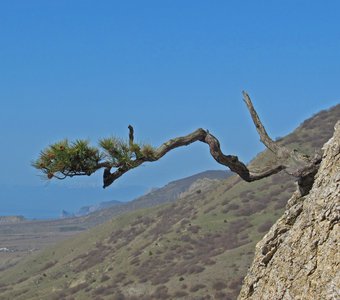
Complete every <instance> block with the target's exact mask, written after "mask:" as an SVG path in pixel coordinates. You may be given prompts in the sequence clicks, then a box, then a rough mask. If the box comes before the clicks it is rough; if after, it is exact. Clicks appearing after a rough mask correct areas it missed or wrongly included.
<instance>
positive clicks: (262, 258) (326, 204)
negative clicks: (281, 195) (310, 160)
mask: <svg viewBox="0 0 340 300" xmlns="http://www.w3.org/2000/svg"><path fill="white" fill-rule="evenodd" d="M323 150H324V154H323V159H322V163H321V166H320V169H319V171H318V173H317V175H316V179H315V182H314V185H313V188H312V190H311V191H310V193H309V194H308V195H306V196H304V197H301V196H300V194H299V193H298V192H296V193H295V194H294V195H293V196H292V198H291V199H290V200H289V202H288V204H287V209H286V212H285V214H284V215H283V216H282V217H281V218H280V219H279V220H278V221H277V222H276V224H274V225H273V227H272V228H271V229H270V231H269V232H268V234H266V236H265V237H264V238H263V239H262V241H260V242H259V243H258V244H257V246H256V252H255V257H254V261H253V264H252V266H251V268H250V270H249V271H248V275H247V276H246V278H245V280H244V284H243V286H242V289H241V292H240V295H239V297H238V299H239V300H240V299H254V300H255V299H256V300H259V299H261V300H278V299H284V300H290V299H291V300H299V299H313V300H314V299H315V300H318V299H325V300H326V299H334V300H335V299H340V245H339V234H340V230H339V229H340V228H339V219H340V121H338V123H337V124H336V126H335V133H334V136H333V138H332V139H331V140H329V141H328V142H327V143H326V144H325V145H324V148H323Z"/></svg>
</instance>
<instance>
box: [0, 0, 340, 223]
mask: <svg viewBox="0 0 340 300" xmlns="http://www.w3.org/2000/svg"><path fill="white" fill-rule="evenodd" d="M339 16H340V1H338V0H334V1H328V0H325V1H310V0H308V1H303V0H276V1H269V0H268V1H261V0H258V1H253V0H252V1H236V0H235V1H201V0H195V1H189V0H188V1H183V0H181V1H180V0H171V1H170V0H164V1H148V0H145V1H137V0H135V1H114V0H112V1H104V0H103V1H85V0H81V1H80V0H78V1H77V0H74V1H62V0H58V1H42V0H41V1H35V0H31V1H26V0H22V1H17V0H7V1H6V0H4V1H0V103H1V106H0V138H1V148H0V164H1V173H0V215H2V214H24V215H26V216H28V217H51V216H55V217H56V216H58V214H59V213H60V211H61V209H67V210H71V211H72V210H76V209H77V208H79V207H80V206H82V205H87V204H91V203H92V204H93V203H96V202H100V201H107V200H113V199H116V200H128V199H132V198H133V197H135V196H137V195H138V194H140V193H143V192H145V191H146V190H148V189H149V188H151V187H157V186H162V185H164V184H166V183H167V182H169V181H171V180H175V179H178V178H181V177H184V176H189V175H192V174H194V173H197V172H200V171H204V170H207V169H222V167H221V166H219V165H217V164H216V163H215V162H214V161H213V159H212V158H211V157H210V156H209V153H208V149H207V146H206V145H203V144H202V145H199V144H197V145H196V144H195V145H191V146H189V147H187V148H181V149H177V150H176V151H173V152H172V153H170V154H168V155H167V156H166V157H164V158H163V159H162V160H161V161H159V162H156V163H153V164H147V165H145V166H144V167H141V168H139V169H137V170H134V171H132V172H131V173H129V174H126V175H125V176H124V177H123V178H121V179H119V180H118V181H117V182H116V183H115V184H114V185H113V186H112V187H110V188H108V189H106V190H102V188H101V185H102V182H101V176H102V174H98V175H96V176H91V177H90V178H79V179H69V180H65V181H63V182H50V183H48V182H47V181H45V180H42V179H41V178H40V177H39V174H38V173H37V171H36V170H34V169H33V168H32V167H31V166H30V163H31V161H32V160H34V159H36V158H37V157H38V155H39V152H40V150H41V149H43V148H44V147H46V146H47V145H49V144H51V143H53V142H55V141H57V140H60V139H63V138H69V139H75V138H86V139H90V140H91V142H92V143H93V144H96V142H97V140H98V139H99V138H101V137H106V136H111V135H118V136H123V137H125V136H127V134H128V129H127V126H128V125H129V124H132V125H134V127H135V135H136V139H137V140H140V141H143V142H149V143H152V144H154V145H155V146H156V145H159V144H161V143H162V142H164V141H166V140H168V139H169V138H171V137H175V136H178V135H182V134H187V133H189V132H191V131H193V130H195V129H196V128H198V127H203V128H206V129H209V130H210V132H212V133H213V134H214V135H215V136H217V137H218V138H219V139H220V141H221V144H222V147H223V150H224V151H225V153H228V154H236V155H238V156H239V157H240V158H241V159H242V160H243V161H249V160H250V159H251V158H252V157H253V156H254V155H256V153H257V152H259V151H260V150H262V149H263V147H262V146H261V144H260V143H259V139H258V136H257V134H256V131H255V129H254V127H253V125H252V123H251V121H250V118H249V116H248V112H247V110H246V107H245V105H244V103H243V101H242V95H241V91H242V90H243V89H244V90H247V91H248V92H249V94H250V95H251V97H252V99H253V102H254V104H255V106H256V108H257V110H258V112H259V114H260V115H261V117H262V119H263V121H264V123H265V125H266V127H267V129H268V131H269V133H270V134H271V135H272V136H273V137H277V136H283V135H285V134H287V133H289V132H290V131H291V130H292V129H294V128H295V127H296V126H297V125H299V124H300V123H301V122H302V121H303V120H304V119H305V118H307V117H310V116H311V115H313V114H314V113H316V112H318V111H320V110H321V109H325V108H329V107H330V106H332V105H335V104H337V103H339V100H340V90H339V79H340V59H339V53H340V17H339Z"/></svg>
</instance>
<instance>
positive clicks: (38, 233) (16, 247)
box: [0, 171, 231, 270]
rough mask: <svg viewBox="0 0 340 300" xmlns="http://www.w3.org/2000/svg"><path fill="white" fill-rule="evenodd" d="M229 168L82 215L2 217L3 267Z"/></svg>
mask: <svg viewBox="0 0 340 300" xmlns="http://www.w3.org/2000/svg"><path fill="white" fill-rule="evenodd" d="M230 174H231V173H230V172H228V171H205V172H201V173H198V174H196V175H193V176H190V177H187V178H182V179H179V180H176V181H173V182H170V183H169V184H167V185H165V186H164V187H161V188H159V189H157V190H153V191H151V192H150V193H147V194H146V195H143V196H141V197H139V198H137V199H135V200H133V201H131V202H128V203H120V204H119V203H117V202H115V205H114V206H111V207H109V208H106V209H100V210H96V211H94V212H92V213H90V214H87V215H86V216H82V217H68V218H64V219H57V220H38V221H30V220H25V219H23V218H22V217H0V245H5V246H6V248H8V249H10V250H11V251H10V252H9V253H6V255H1V254H0V270H5V269H7V268H9V267H12V266H13V265H15V264H16V263H17V262H18V261H20V260H21V259H22V258H23V257H26V256H28V255H31V254H32V253H34V252H37V251H40V250H42V249H45V248H46V247H48V246H52V245H54V244H55V243H57V242H60V241H62V240H64V239H66V238H69V237H70V236H72V235H75V234H77V233H79V232H82V231H84V230H87V229H89V228H92V227H94V226H96V225H99V224H102V223H104V222H106V221H108V220H110V219H111V218H112V217H113V216H117V215H120V214H123V213H126V212H129V211H134V210H136V209H140V208H147V207H151V206H155V205H157V204H161V203H166V202H171V201H175V200H176V199H177V198H178V197H179V196H180V195H181V194H182V193H183V192H185V191H187V190H188V189H189V188H190V187H191V185H192V184H193V183H194V182H196V181H197V180H207V181H208V182H211V180H221V179H226V178H227V177H228V176H230Z"/></svg>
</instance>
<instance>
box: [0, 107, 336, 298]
mask: <svg viewBox="0 0 340 300" xmlns="http://www.w3.org/2000/svg"><path fill="white" fill-rule="evenodd" d="M339 119H340V105H338V106H336V107H334V108H332V109H331V110H329V111H323V112H321V113H319V114H317V115H315V116H314V117H312V118H311V119H309V120H307V121H305V122H304V123H303V124H302V125H301V126H300V127H299V128H298V129H297V130H295V131H294V132H293V133H292V134H290V135H288V136H287V137H285V138H284V139H282V140H281V141H280V142H281V143H284V144H285V145H287V146H289V147H293V148H303V149H304V150H305V151H307V152H308V153H310V154H312V153H313V152H314V151H315V150H320V148H321V146H322V145H323V143H324V142H325V141H327V140H328V139H329V138H330V137H331V135H332V133H333V127H334V124H335V123H336V121H337V120H339ZM271 160H272V157H271V155H270V153H268V151H264V152H263V153H261V154H259V155H258V156H257V157H256V158H255V159H254V160H253V161H252V162H251V164H252V165H253V167H257V168H263V166H264V165H266V164H269V163H270V161H271ZM293 191H295V184H294V182H293V179H292V178H291V177H288V176H286V175H285V174H284V173H282V174H277V175H275V176H272V177H270V178H266V179H263V180H261V181H257V182H253V183H246V182H243V181H241V180H240V179H239V178H238V177H237V176H232V177H230V178H228V179H226V180H224V181H222V182H215V181H211V182H209V183H205V184H204V189H202V188H200V186H199V185H196V187H195V186H194V187H192V188H191V189H190V192H187V193H184V194H182V196H181V197H180V198H179V199H178V200H177V201H176V202H174V203H169V204H163V205H161V206H157V207H151V208H144V209H140V210H136V211H134V212H130V213H126V214H123V215H120V216H118V217H116V218H113V219H112V220H111V221H109V222H107V223H105V224H103V225H100V226H98V227H95V228H93V229H91V230H89V231H87V232H83V233H81V234H79V235H77V236H76V237H73V238H72V239H70V240H67V241H64V242H62V243H60V244H58V245H57V246H56V247H53V248H50V249H47V250H45V251H43V252H42V253H40V254H39V255H35V256H32V257H29V258H27V259H25V261H22V262H21V263H19V264H17V265H16V266H15V267H13V268H10V269H8V270H7V271H5V272H1V273H0V295H1V296H0V299H25V300H26V299H98V300H99V299H180V298H182V299H223V300H228V299H235V298H236V297H237V295H238V293H239V290H240V287H241V282H242V279H243V277H244V276H245V274H246V271H247V269H248V267H249V266H250V264H251V261H252V258H253V254H254V248H255V244H256V243H257V242H258V241H259V240H260V239H261V238H262V237H263V235H264V234H265V233H266V232H267V231H268V229H269V228H270V227H271V225H272V224H273V223H274V222H275V221H276V220H277V219H278V218H279V216H280V215H281V214H282V212H283V210H284V207H285V205H286V203H287V200H288V199H289V198H290V196H291V194H292V193H293Z"/></svg>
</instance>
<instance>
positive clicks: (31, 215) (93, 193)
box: [0, 184, 149, 219]
mask: <svg viewBox="0 0 340 300" xmlns="http://www.w3.org/2000/svg"><path fill="white" fill-rule="evenodd" d="M147 190H149V188H148V187H143V186H125V187H121V188H116V189H114V188H112V189H111V190H110V189H105V190H104V189H102V188H101V187H71V188H70V187H67V186H62V185H52V184H50V185H46V186H5V185H0V216H6V215H7V216H8V215H15V216H17V215H21V216H24V217H25V218H27V219H51V218H52V219H55V218H59V217H60V215H61V212H62V210H66V211H68V212H71V213H72V212H77V211H78V210H79V209H80V208H81V207H83V206H87V205H96V204H98V203H100V202H104V201H111V200H118V201H122V202H126V201H129V200H133V199H135V198H137V197H138V196H141V195H143V194H144V193H145V192H146V191H147Z"/></svg>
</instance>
